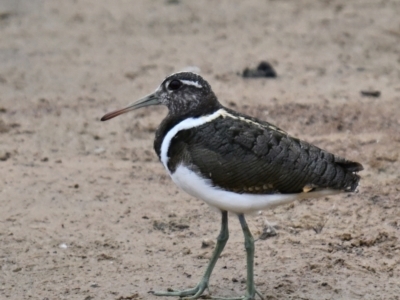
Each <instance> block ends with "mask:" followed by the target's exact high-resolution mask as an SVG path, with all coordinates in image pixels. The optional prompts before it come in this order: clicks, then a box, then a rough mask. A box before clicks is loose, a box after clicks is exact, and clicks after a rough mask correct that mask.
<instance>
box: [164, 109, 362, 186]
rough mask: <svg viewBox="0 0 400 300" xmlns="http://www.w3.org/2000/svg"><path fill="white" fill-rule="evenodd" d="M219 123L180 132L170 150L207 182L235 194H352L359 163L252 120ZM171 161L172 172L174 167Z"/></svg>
mask: <svg viewBox="0 0 400 300" xmlns="http://www.w3.org/2000/svg"><path fill="white" fill-rule="evenodd" d="M243 118H244V117H243V116H242V115H241V119H238V118H237V119H235V118H231V117H225V118H222V117H221V118H218V119H216V120H214V121H212V122H209V123H206V124H204V125H202V126H199V127H196V128H193V129H189V130H184V131H181V132H179V133H178V134H177V136H176V137H175V138H174V140H173V141H172V143H171V148H170V151H174V152H175V151H178V152H181V153H182V154H183V157H184V160H185V162H186V163H192V164H193V165H194V166H197V169H196V171H197V172H200V173H201V174H202V175H203V176H204V177H207V178H208V177H209V178H211V180H212V183H213V184H214V185H215V186H219V187H221V188H223V189H226V190H229V191H234V192H238V193H254V194H262V193H276V192H278V193H298V192H303V191H306V192H307V191H310V190H312V189H315V188H331V189H338V190H345V191H354V190H355V189H356V188H357V185H358V181H359V179H360V177H359V176H358V175H357V174H355V172H357V171H360V170H362V166H361V164H359V163H356V162H351V161H348V160H345V159H343V158H341V157H338V156H334V155H333V154H331V153H328V152H326V151H324V150H322V149H320V148H318V147H315V146H313V145H311V144H308V143H306V142H304V141H301V140H298V139H295V138H293V137H290V136H288V135H287V134H286V133H285V132H283V131H281V130H279V129H278V128H276V127H274V126H272V125H270V124H269V123H266V122H262V123H261V125H257V123H255V122H256V120H255V119H243ZM178 163H179V162H178V161H174V160H171V161H170V162H169V164H171V166H170V167H171V168H174V165H176V164H178Z"/></svg>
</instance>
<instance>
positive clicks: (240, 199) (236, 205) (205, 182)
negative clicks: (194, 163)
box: [171, 165, 340, 214]
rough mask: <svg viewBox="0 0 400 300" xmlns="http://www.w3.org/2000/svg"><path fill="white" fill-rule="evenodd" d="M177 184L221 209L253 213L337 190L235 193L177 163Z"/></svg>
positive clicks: (175, 176)
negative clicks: (289, 192)
mask: <svg viewBox="0 0 400 300" xmlns="http://www.w3.org/2000/svg"><path fill="white" fill-rule="evenodd" d="M171 178H172V180H173V181H174V182H175V184H176V185H177V186H179V187H180V188H181V189H182V190H184V191H185V192H187V193H188V194H190V195H192V196H194V197H196V198H198V199H201V200H204V201H205V202H206V203H207V204H209V205H211V206H213V207H216V208H218V209H221V210H226V211H230V212H234V213H238V214H239V213H254V212H257V211H259V210H264V209H269V208H273V207H276V206H279V205H283V204H287V203H290V202H292V201H295V200H298V199H304V198H315V197H321V196H328V195H333V194H337V193H339V192H340V191H337V190H331V189H326V190H321V191H316V192H311V193H298V194H267V195H255V194H237V193H234V192H229V191H225V190H223V189H221V188H218V187H213V186H212V185H211V181H210V180H209V179H204V178H202V177H201V176H199V175H198V174H196V173H195V172H193V171H192V170H190V169H188V168H187V167H185V166H183V165H179V166H178V168H177V169H176V171H175V173H173V174H171Z"/></svg>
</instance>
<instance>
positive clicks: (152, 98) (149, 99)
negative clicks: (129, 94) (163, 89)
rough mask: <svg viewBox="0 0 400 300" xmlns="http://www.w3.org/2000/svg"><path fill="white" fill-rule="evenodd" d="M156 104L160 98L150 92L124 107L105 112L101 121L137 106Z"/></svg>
mask: <svg viewBox="0 0 400 300" xmlns="http://www.w3.org/2000/svg"><path fill="white" fill-rule="evenodd" d="M158 104H160V100H159V98H158V96H157V94H156V93H153V94H150V95H148V96H146V97H144V98H142V99H139V100H137V101H135V102H133V103H131V104H129V105H128V106H127V107H125V108H122V109H118V110H114V111H112V112H109V113H107V114H105V115H104V116H103V117H102V118H101V121H107V120H110V119H112V118H115V117H116V116H119V115H122V114H124V113H127V112H128V111H131V110H134V109H138V108H141V107H145V106H150V105H158Z"/></svg>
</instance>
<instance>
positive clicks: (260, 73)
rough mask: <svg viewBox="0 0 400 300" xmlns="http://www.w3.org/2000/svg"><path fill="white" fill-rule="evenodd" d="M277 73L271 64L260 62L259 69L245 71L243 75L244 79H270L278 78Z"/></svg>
mask: <svg viewBox="0 0 400 300" xmlns="http://www.w3.org/2000/svg"><path fill="white" fill-rule="evenodd" d="M276 76H277V75H276V72H275V70H274V68H273V67H272V66H271V64H270V63H268V62H266V61H262V62H260V64H259V65H258V67H257V69H250V68H246V69H244V71H243V73H242V77H243V78H260V77H268V78H276Z"/></svg>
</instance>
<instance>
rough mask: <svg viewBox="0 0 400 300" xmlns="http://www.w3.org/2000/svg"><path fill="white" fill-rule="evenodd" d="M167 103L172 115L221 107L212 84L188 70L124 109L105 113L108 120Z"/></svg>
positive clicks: (201, 111)
mask: <svg viewBox="0 0 400 300" xmlns="http://www.w3.org/2000/svg"><path fill="white" fill-rule="evenodd" d="M160 104H162V105H165V106H167V107H168V110H169V113H170V114H171V115H176V116H180V115H188V116H189V115H196V114H200V113H202V114H204V113H209V112H213V111H215V110H216V109H218V108H220V107H221V105H220V104H219V102H218V100H217V98H216V97H215V95H214V93H213V91H212V90H211V87H210V85H209V84H208V82H207V81H205V80H204V79H203V78H202V77H201V76H200V75H197V74H194V73H188V72H182V73H175V74H172V75H171V76H168V77H167V78H166V79H165V80H164V81H163V82H162V83H161V85H160V86H159V87H158V88H157V90H156V91H155V92H154V93H152V94H150V95H147V96H145V97H143V98H141V99H139V100H137V101H135V102H133V103H132V104H130V105H128V106H127V107H125V108H123V109H119V110H116V111H113V112H110V113H108V114H106V115H104V116H103V117H102V118H101V120H102V121H106V120H109V119H111V118H114V117H116V116H119V115H121V114H123V113H126V112H128V111H131V110H134V109H138V108H141V107H145V106H150V105H160Z"/></svg>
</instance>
